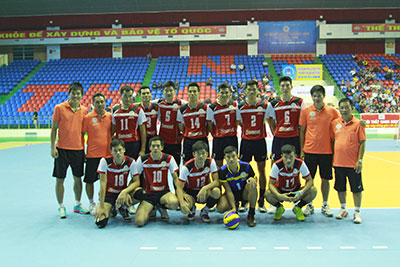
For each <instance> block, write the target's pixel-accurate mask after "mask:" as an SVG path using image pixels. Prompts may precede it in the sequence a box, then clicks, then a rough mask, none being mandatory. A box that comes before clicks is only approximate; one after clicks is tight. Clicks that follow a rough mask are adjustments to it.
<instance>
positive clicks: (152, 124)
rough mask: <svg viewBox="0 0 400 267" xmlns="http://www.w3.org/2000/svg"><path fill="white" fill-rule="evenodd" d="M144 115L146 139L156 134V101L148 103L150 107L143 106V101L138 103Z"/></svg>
mask: <svg viewBox="0 0 400 267" xmlns="http://www.w3.org/2000/svg"><path fill="white" fill-rule="evenodd" d="M139 108H141V109H142V110H143V112H144V115H145V116H146V120H147V121H146V132H147V139H149V137H152V136H156V135H157V118H158V105H157V104H156V103H150V107H149V108H148V109H147V108H145V107H144V106H143V103H141V104H140V105H139Z"/></svg>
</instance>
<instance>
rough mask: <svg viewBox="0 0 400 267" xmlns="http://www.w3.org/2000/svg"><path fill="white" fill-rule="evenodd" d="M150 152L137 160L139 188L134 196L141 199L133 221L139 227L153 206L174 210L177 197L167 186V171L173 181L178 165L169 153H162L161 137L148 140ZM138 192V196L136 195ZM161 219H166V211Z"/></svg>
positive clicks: (145, 220)
mask: <svg viewBox="0 0 400 267" xmlns="http://www.w3.org/2000/svg"><path fill="white" fill-rule="evenodd" d="M149 145H150V151H151V152H150V154H146V155H143V156H140V157H139V158H138V160H137V167H138V173H139V174H141V185H142V186H143V189H144V191H145V192H141V190H139V191H137V192H135V195H134V198H136V199H138V200H142V202H141V203H140V205H139V208H138V210H137V212H136V215H135V223H136V225H137V226H139V227H141V226H143V225H145V224H146V222H147V221H148V219H149V217H150V213H151V212H152V210H153V208H155V207H157V206H159V207H161V208H162V209H167V208H168V209H171V210H176V209H177V208H178V199H177V198H176V195H175V194H174V193H171V192H170V190H169V186H168V173H170V174H171V175H172V178H173V179H174V182H176V180H177V179H178V175H177V173H178V171H179V169H178V166H177V165H176V162H175V160H174V158H173V157H172V156H171V155H168V154H165V153H163V152H162V151H163V149H164V142H163V140H162V139H161V137H158V136H156V137H153V138H151V139H150V141H149ZM138 194H139V195H140V196H138ZM162 213H163V212H162ZM162 219H163V220H168V219H169V217H168V214H167V213H166V211H165V212H164V213H163V214H162Z"/></svg>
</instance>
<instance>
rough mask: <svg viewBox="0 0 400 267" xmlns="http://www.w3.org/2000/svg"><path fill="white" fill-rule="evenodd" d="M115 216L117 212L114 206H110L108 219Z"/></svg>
mask: <svg viewBox="0 0 400 267" xmlns="http://www.w3.org/2000/svg"><path fill="white" fill-rule="evenodd" d="M115 216H117V210H116V208H115V206H112V208H111V211H110V217H115Z"/></svg>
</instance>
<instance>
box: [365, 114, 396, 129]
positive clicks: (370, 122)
mask: <svg viewBox="0 0 400 267" xmlns="http://www.w3.org/2000/svg"><path fill="white" fill-rule="evenodd" d="M399 118H400V114H394V113H363V114H361V119H363V120H365V122H366V124H367V126H366V127H367V128H396V129H397V128H398V127H399Z"/></svg>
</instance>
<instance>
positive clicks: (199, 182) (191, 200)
mask: <svg viewBox="0 0 400 267" xmlns="http://www.w3.org/2000/svg"><path fill="white" fill-rule="evenodd" d="M192 150H193V156H194V158H193V159H191V160H189V161H188V162H186V163H185V165H184V166H183V168H182V170H181V173H180V176H179V180H178V182H177V186H176V195H177V197H178V200H179V204H180V207H181V211H182V213H184V214H187V215H188V219H189V220H190V221H191V220H193V219H194V216H195V213H196V203H201V204H204V203H206V206H205V207H204V208H203V209H202V210H201V212H200V217H201V219H202V220H203V222H206V223H208V222H210V217H209V216H208V210H209V209H210V208H212V207H213V206H214V205H215V204H217V202H218V199H219V198H220V196H221V190H220V188H219V180H218V167H217V164H216V163H215V161H214V159H212V158H210V157H208V146H207V144H206V143H204V142H203V141H197V142H196V143H194V145H193V148H192ZM210 175H211V177H212V180H210Z"/></svg>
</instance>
